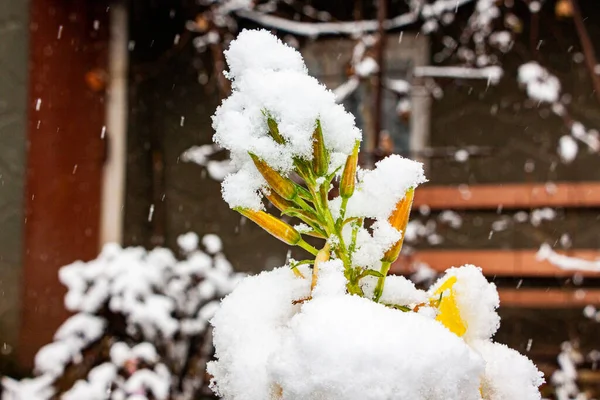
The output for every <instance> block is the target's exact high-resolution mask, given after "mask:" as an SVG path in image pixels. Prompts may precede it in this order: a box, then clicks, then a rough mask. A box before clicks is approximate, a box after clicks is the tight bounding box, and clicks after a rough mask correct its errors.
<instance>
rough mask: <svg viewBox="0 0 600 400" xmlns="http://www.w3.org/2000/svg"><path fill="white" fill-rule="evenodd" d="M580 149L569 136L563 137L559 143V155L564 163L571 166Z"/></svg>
mask: <svg viewBox="0 0 600 400" xmlns="http://www.w3.org/2000/svg"><path fill="white" fill-rule="evenodd" d="M578 147H579V146H577V142H576V141H575V139H573V137H571V136H569V135H564V136H561V137H560V140H559V141H558V155H559V156H560V158H561V160H562V161H563V162H564V163H566V164H569V163H571V162H573V160H575V157H577V152H578V150H579V148H578Z"/></svg>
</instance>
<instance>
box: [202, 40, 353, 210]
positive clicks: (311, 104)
mask: <svg viewBox="0 0 600 400" xmlns="http://www.w3.org/2000/svg"><path fill="white" fill-rule="evenodd" d="M225 57H226V59H227V62H228V65H229V73H228V76H229V78H230V79H231V80H232V88H233V93H232V94H231V95H230V96H229V97H228V98H227V99H225V100H224V101H223V103H222V105H221V106H220V107H219V108H218V109H217V111H216V113H215V115H214V117H213V128H214V129H215V136H214V140H215V142H216V143H218V144H219V145H221V146H223V147H224V148H226V149H227V150H229V151H230V152H231V155H232V159H233V160H234V162H235V164H236V166H237V167H239V171H237V172H235V173H233V174H231V175H229V176H228V177H227V178H226V179H225V180H224V182H223V198H224V199H225V201H227V203H228V204H229V205H230V207H245V208H251V209H256V210H257V209H261V208H262V204H261V198H262V194H261V193H260V189H261V187H263V186H264V184H265V182H264V180H263V179H262V177H261V176H260V174H259V172H258V171H257V170H256V167H255V166H254V164H253V162H252V159H251V158H250V156H249V155H248V153H249V152H251V153H253V154H255V155H256V156H258V157H259V158H261V159H263V160H264V161H265V162H266V163H267V164H269V165H270V166H271V167H272V168H275V169H276V170H278V171H280V172H281V173H283V174H288V173H289V172H290V171H291V170H292V168H293V164H294V159H295V158H301V159H305V160H310V159H311V158H312V134H313V132H314V130H315V126H316V123H317V120H318V121H320V124H321V127H322V131H323V138H324V141H325V145H326V147H327V150H328V151H329V152H331V153H333V154H336V153H341V154H344V155H348V154H350V153H351V152H352V149H353V148H354V144H355V142H356V141H357V140H360V137H361V134H360V131H359V130H358V129H357V128H356V126H355V125H354V117H353V116H352V114H350V113H347V112H346V111H345V110H344V108H343V107H342V106H341V105H339V104H337V103H336V98H335V95H334V94H333V93H332V92H330V91H329V90H327V89H326V88H325V87H324V86H322V85H321V84H319V82H318V81H317V80H316V79H314V78H312V77H310V76H308V74H307V71H306V67H305V65H304V62H303V60H302V57H301V56H300V53H298V52H297V51H296V50H295V49H293V48H291V47H289V46H287V45H285V44H283V43H282V42H281V41H280V40H279V39H277V38H276V37H275V36H273V35H271V34H270V33H268V32H267V31H262V30H260V31H247V30H245V31H242V33H240V35H239V36H238V38H237V39H236V40H234V41H233V42H232V43H231V46H230V48H229V50H227V51H226V52H225ZM268 117H269V118H272V119H273V120H274V121H276V122H277V125H278V130H279V134H280V135H281V136H282V137H283V139H284V140H285V143H284V144H281V143H277V142H276V141H275V140H274V139H273V138H272V137H271V136H270V135H269V128H268V126H267V118H268ZM332 158H333V157H332Z"/></svg>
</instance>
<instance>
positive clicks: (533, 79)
mask: <svg viewBox="0 0 600 400" xmlns="http://www.w3.org/2000/svg"><path fill="white" fill-rule="evenodd" d="M518 79H519V82H520V83H521V84H523V85H524V86H525V89H526V91H527V95H528V96H529V97H530V98H532V99H534V100H537V101H540V102H547V103H554V102H556V101H558V98H559V95H560V89H561V87H560V82H559V80H558V78H557V77H556V76H554V75H552V74H550V73H549V72H548V70H547V69H545V68H544V67H542V66H541V65H539V64H538V63H536V62H533V61H531V62H528V63H526V64H523V65H521V66H520V67H519V72H518Z"/></svg>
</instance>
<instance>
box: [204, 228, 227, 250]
mask: <svg viewBox="0 0 600 400" xmlns="http://www.w3.org/2000/svg"><path fill="white" fill-rule="evenodd" d="M202 245H203V246H204V248H205V249H206V252H207V253H208V254H217V253H219V252H220V251H221V250H223V242H222V241H221V238H220V237H219V236H217V235H215V234H214V233H209V234H206V235H204V236H203V237H202Z"/></svg>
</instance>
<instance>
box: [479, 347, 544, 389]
mask: <svg viewBox="0 0 600 400" xmlns="http://www.w3.org/2000/svg"><path fill="white" fill-rule="evenodd" d="M472 346H473V348H474V349H475V350H476V351H477V352H478V353H479V354H480V355H481V357H483V359H484V361H485V373H484V375H483V379H482V385H481V393H482V395H483V398H484V399H486V400H508V399H519V400H539V399H541V396H540V392H539V390H538V386H540V385H541V384H542V383H544V377H543V376H544V375H543V374H542V373H541V372H540V371H538V369H537V368H536V366H535V365H534V364H533V363H532V362H531V360H529V359H528V358H527V357H525V356H524V355H522V354H520V353H519V352H517V351H515V350H513V349H510V348H508V347H507V346H506V345H503V344H500V343H493V342H490V341H476V342H474V343H473V344H472Z"/></svg>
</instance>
